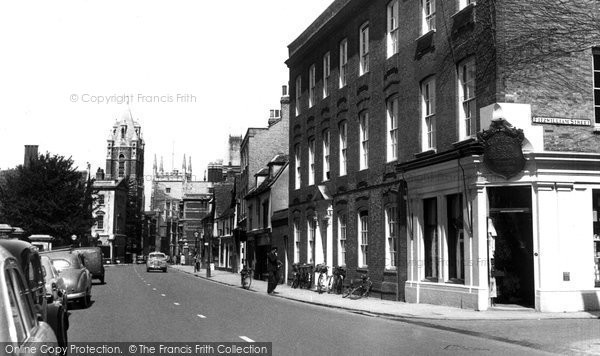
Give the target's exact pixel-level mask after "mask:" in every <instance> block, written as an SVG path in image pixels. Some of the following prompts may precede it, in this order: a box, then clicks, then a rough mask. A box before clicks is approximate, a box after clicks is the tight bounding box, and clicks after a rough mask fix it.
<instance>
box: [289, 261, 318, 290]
mask: <svg viewBox="0 0 600 356" xmlns="http://www.w3.org/2000/svg"><path fill="white" fill-rule="evenodd" d="M292 270H293V271H294V279H293V280H292V288H298V287H300V288H306V289H310V287H311V286H312V282H313V279H312V276H311V275H312V270H313V265H311V264H299V263H294V264H293V265H292Z"/></svg>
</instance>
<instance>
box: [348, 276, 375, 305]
mask: <svg viewBox="0 0 600 356" xmlns="http://www.w3.org/2000/svg"><path fill="white" fill-rule="evenodd" d="M360 278H361V281H360V283H359V284H358V285H357V286H353V285H352V284H350V286H349V287H348V289H347V290H346V293H345V294H344V295H343V296H342V298H346V297H349V296H350V297H351V299H358V298H362V297H365V298H366V297H368V296H369V293H370V292H371V286H372V285H373V282H371V278H369V276H367V275H366V274H363V275H361V276H360Z"/></svg>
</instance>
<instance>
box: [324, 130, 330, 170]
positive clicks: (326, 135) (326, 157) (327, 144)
mask: <svg viewBox="0 0 600 356" xmlns="http://www.w3.org/2000/svg"><path fill="white" fill-rule="evenodd" d="M330 144H331V136H330V133H329V130H325V131H323V180H324V181H326V180H329V149H330V146H331V145H330Z"/></svg>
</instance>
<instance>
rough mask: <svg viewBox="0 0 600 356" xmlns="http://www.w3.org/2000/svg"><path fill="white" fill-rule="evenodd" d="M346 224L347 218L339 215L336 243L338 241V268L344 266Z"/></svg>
mask: <svg viewBox="0 0 600 356" xmlns="http://www.w3.org/2000/svg"><path fill="white" fill-rule="evenodd" d="M346 224H347V217H346V215H345V214H343V215H340V217H339V218H338V241H339V246H338V248H339V256H338V264H339V265H340V266H345V265H346Z"/></svg>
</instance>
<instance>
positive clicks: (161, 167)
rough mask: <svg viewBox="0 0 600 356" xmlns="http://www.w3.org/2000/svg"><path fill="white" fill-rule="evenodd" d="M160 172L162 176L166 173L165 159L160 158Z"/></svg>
mask: <svg viewBox="0 0 600 356" xmlns="http://www.w3.org/2000/svg"><path fill="white" fill-rule="evenodd" d="M158 171H159V172H160V173H161V174H162V173H164V172H165V170H164V168H163V157H162V156H160V167H159V169H158Z"/></svg>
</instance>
